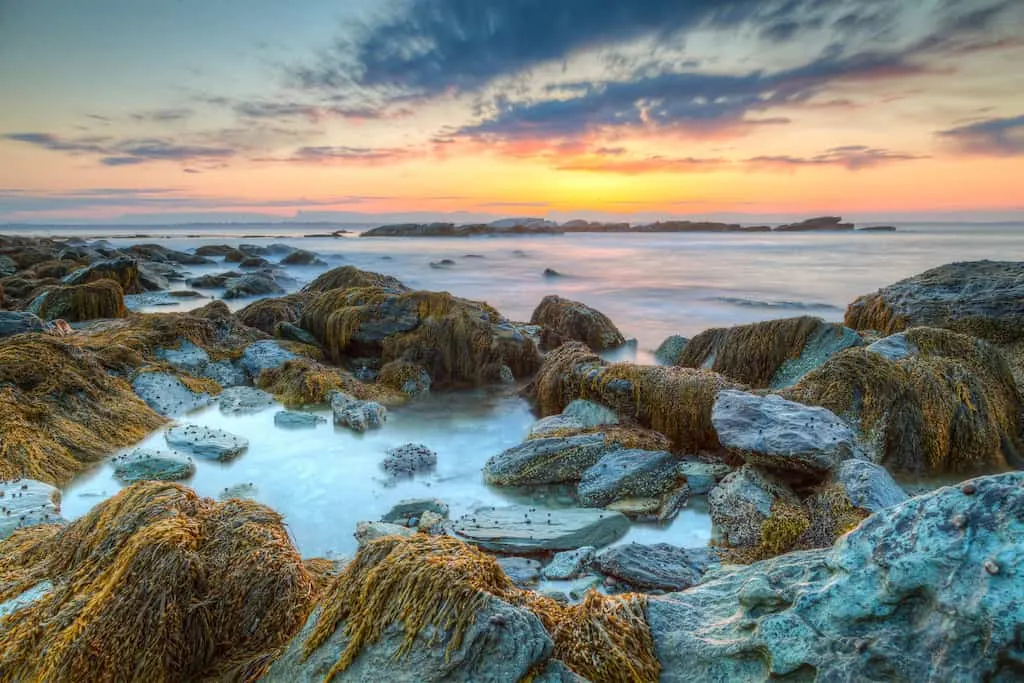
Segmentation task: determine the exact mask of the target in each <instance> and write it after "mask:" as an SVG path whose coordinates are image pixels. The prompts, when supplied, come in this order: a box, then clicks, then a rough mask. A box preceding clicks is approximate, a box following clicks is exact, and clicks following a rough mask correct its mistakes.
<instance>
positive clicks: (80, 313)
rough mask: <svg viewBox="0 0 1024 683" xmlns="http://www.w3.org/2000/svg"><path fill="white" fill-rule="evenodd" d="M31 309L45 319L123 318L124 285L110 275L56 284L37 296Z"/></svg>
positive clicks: (73, 321) (125, 311) (124, 314)
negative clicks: (111, 278)
mask: <svg viewBox="0 0 1024 683" xmlns="http://www.w3.org/2000/svg"><path fill="white" fill-rule="evenodd" d="M29 309H30V310H31V311H32V312H33V313H36V314H38V315H39V317H40V318H42V319H43V320H64V321H65V322H72V323H77V322H84V321H87V320H100V319H106V318H123V317H125V316H126V315H127V314H128V309H127V308H125V304H124V292H122V291H121V286H120V285H119V284H117V283H116V282H114V281H113V280H108V279H103V280H97V281H95V282H87V283H85V284H82V285H73V286H67V287H53V288H51V289H48V290H47V291H45V292H44V293H42V294H40V295H39V296H38V297H36V299H35V300H34V301H33V302H32V303H31V304H30V305H29Z"/></svg>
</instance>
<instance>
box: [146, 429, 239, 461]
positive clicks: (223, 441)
mask: <svg viewBox="0 0 1024 683" xmlns="http://www.w3.org/2000/svg"><path fill="white" fill-rule="evenodd" d="M164 438H165V439H166V440H167V445H168V446H170V447H171V448H176V449H178V450H181V451H184V452H186V453H189V454H191V455H194V456H196V457H198V458H203V459H205V460H220V461H222V462H224V461H228V460H233V459H234V458H236V457H238V456H239V455H241V454H242V453H243V452H244V451H245V450H246V449H247V448H248V447H249V440H248V439H245V438H243V437H241V436H235V435H234V434H231V433H229V432H225V431H224V430H222V429H212V428H210V427H203V426H201V425H192V424H190V425H179V426H177V427H172V428H171V429H168V430H167V431H166V432H165V433H164Z"/></svg>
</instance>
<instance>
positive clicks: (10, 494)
mask: <svg viewBox="0 0 1024 683" xmlns="http://www.w3.org/2000/svg"><path fill="white" fill-rule="evenodd" d="M0 508H2V510H0V540H2V539H5V538H7V537H8V536H10V535H11V534H13V533H14V532H15V530H17V529H21V528H23V527H27V526H35V525H36V524H53V523H63V522H64V519H63V518H62V517H61V516H60V491H59V490H57V489H56V488H54V487H53V486H50V485H49V484H44V483H43V482H41V481H35V480H34V479H13V480H11V481H0Z"/></svg>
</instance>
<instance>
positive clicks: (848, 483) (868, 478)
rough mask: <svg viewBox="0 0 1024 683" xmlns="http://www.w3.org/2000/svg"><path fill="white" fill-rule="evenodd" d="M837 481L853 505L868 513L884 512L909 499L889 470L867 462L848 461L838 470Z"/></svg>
mask: <svg viewBox="0 0 1024 683" xmlns="http://www.w3.org/2000/svg"><path fill="white" fill-rule="evenodd" d="M835 480H836V482H838V483H840V484H842V485H843V488H844V489H845V490H846V495H847V497H848V498H849V499H850V502H851V503H853V504H854V505H855V506H856V507H859V508H863V509H865V510H867V511H868V512H878V511H879V510H884V509H885V508H888V507H892V506H893V505H898V504H899V503H902V502H903V501H905V500H906V499H907V498H908V496H907V494H906V492H905V491H904V490H903V489H902V488H900V485H899V484H897V483H896V481H895V480H894V479H893V478H892V475H890V474H889V471H888V470H887V469H885V468H884V467H882V466H881V465H876V464H874V463H871V462H868V461H866V460H855V459H854V460H847V461H846V462H844V463H843V464H842V465H840V466H839V469H838V470H836V473H835Z"/></svg>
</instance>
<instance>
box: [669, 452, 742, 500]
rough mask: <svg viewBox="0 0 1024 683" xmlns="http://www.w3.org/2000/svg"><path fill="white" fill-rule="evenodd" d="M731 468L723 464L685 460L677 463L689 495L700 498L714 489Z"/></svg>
mask: <svg viewBox="0 0 1024 683" xmlns="http://www.w3.org/2000/svg"><path fill="white" fill-rule="evenodd" d="M730 472H732V468H731V467H729V466H728V465H726V464H723V463H711V462H701V461H699V460H687V461H684V462H681V463H679V474H681V475H683V477H684V478H685V479H686V483H687V485H688V486H689V487H690V493H692V494H694V495H697V496H701V495H704V494H705V493H707V492H708V491H710V490H711V489H712V488H714V486H715V484H717V483H718V482H719V481H721V480H722V479H723V478H725V476H726V475H727V474H729V473H730Z"/></svg>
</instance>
